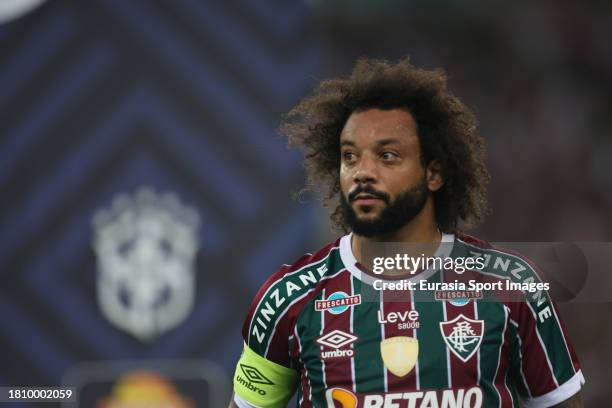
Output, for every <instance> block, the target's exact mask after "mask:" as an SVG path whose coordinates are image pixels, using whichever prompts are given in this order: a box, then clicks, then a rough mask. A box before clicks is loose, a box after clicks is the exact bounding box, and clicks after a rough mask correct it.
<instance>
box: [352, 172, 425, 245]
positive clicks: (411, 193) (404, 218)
mask: <svg viewBox="0 0 612 408" xmlns="http://www.w3.org/2000/svg"><path fill="white" fill-rule="evenodd" d="M359 193H368V194H372V195H373V196H376V197H377V198H380V199H381V200H383V201H384V202H385V203H386V204H387V206H386V207H385V208H384V209H383V210H382V212H381V213H380V215H379V216H378V217H376V218H375V219H373V220H370V221H362V220H360V219H359V218H357V214H355V211H354V210H353V208H352V207H351V205H350V203H349V201H350V202H352V201H354V199H355V196H356V195H357V194H359ZM427 195H428V190H427V184H426V182H425V178H423V179H422V180H421V181H420V182H419V183H418V184H417V185H416V186H414V187H411V188H409V189H407V190H405V191H402V192H401V193H400V194H398V195H397V198H396V199H395V200H393V202H390V199H389V196H388V195H387V194H385V193H382V192H379V191H376V190H374V189H373V188H372V187H370V186H369V185H364V186H363V187H361V186H360V187H358V188H357V189H355V190H354V191H352V192H351V193H350V194H349V197H348V200H347V198H346V197H345V196H344V194H340V206H341V208H342V217H343V218H344V222H345V225H348V226H349V227H350V229H351V230H352V231H353V232H354V233H355V234H357V235H361V236H363V237H368V238H371V237H379V236H385V235H388V234H391V233H393V232H395V231H397V230H398V229H400V228H401V227H403V226H404V225H406V223H408V222H410V221H412V220H413V219H414V217H416V216H417V215H418V214H419V213H420V212H421V210H422V209H423V207H425V203H426V201H427Z"/></svg>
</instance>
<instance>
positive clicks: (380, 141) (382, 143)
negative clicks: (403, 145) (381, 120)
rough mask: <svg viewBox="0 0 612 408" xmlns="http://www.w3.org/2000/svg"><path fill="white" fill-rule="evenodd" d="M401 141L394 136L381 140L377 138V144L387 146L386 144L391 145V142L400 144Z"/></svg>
mask: <svg viewBox="0 0 612 408" xmlns="http://www.w3.org/2000/svg"><path fill="white" fill-rule="evenodd" d="M398 143H400V140H399V139H396V138H394V137H391V138H388V139H381V140H377V141H376V144H377V145H378V146H385V145H389V144H398Z"/></svg>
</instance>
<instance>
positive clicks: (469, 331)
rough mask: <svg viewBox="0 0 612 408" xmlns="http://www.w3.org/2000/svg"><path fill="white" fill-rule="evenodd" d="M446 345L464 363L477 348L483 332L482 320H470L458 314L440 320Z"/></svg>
mask: <svg viewBox="0 0 612 408" xmlns="http://www.w3.org/2000/svg"><path fill="white" fill-rule="evenodd" d="M440 331H441V332H442V338H444V341H445V342H446V345H447V346H448V348H449V349H450V351H452V352H453V354H454V355H456V356H457V357H459V359H460V360H461V361H463V362H464V363H465V362H467V361H468V360H469V359H470V358H471V357H472V356H473V355H474V354H475V353H476V351H477V350H478V347H480V343H481V342H482V336H483V334H484V320H472V319H469V318H467V317H465V316H464V315H462V314H460V315H459V316H457V317H455V318H454V319H453V320H451V321H448V322H440Z"/></svg>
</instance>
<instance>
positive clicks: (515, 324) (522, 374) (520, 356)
mask: <svg viewBox="0 0 612 408" xmlns="http://www.w3.org/2000/svg"><path fill="white" fill-rule="evenodd" d="M510 323H511V324H513V325H514V326H515V327H516V339H517V340H518V352H519V366H520V368H519V370H520V372H521V378H522V379H523V383H524V384H525V389H527V395H529V398H533V395H532V394H531V390H530V389H529V384H528V383H527V378H525V372H524V371H523V342H522V341H521V335H520V334H519V325H518V323H517V322H515V321H514V320H512V319H510Z"/></svg>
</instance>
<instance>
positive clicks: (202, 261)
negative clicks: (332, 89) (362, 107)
mask: <svg viewBox="0 0 612 408" xmlns="http://www.w3.org/2000/svg"><path fill="white" fill-rule="evenodd" d="M309 18H310V15H309V10H308V9H307V7H306V6H305V5H304V4H303V3H302V2H298V1H291V2H274V4H272V3H269V2H259V1H255V0H238V1H232V2H201V1H195V0H180V1H178V0H173V1H144V0H143V1H139V0H130V1H124V0H104V1H87V2H74V1H67V0H66V1H64V0H54V1H48V2H45V3H43V4H42V5H40V6H39V7H38V8H35V9H33V10H31V11H30V13H28V14H25V15H23V16H21V17H19V18H17V19H14V20H12V21H10V22H5V23H3V25H1V26H0V118H1V122H2V131H1V132H0V197H2V199H1V203H0V206H1V208H2V211H0V274H1V277H0V282H1V283H0V320H1V321H2V322H3V324H2V325H1V326H0V350H1V351H0V353H1V355H2V358H1V360H2V363H1V364H0V384H2V385H11V386H13V385H21V386H34V385H38V386H45V385H60V384H62V382H65V381H68V380H66V378H69V381H73V382H83V381H89V380H88V379H90V380H91V381H94V382H95V381H98V383H100V381H102V382H104V384H106V385H105V386H104V387H103V388H104V390H103V391H101V396H100V397H99V398H107V399H106V400H105V401H107V404H110V403H109V402H108V401H110V400H112V391H111V390H112V384H113V381H118V383H121V384H132V385H133V384H141V383H143V384H144V383H146V384H149V383H155V384H158V385H159V384H162V383H163V384H165V382H164V381H171V380H172V374H168V373H166V372H164V371H163V370H161V371H159V370H158V371H151V369H152V368H151V367H157V365H159V364H162V366H163V364H164V363H163V361H165V360H168V361H170V360H174V359H181V361H182V363H181V364H189V367H191V368H190V370H191V371H190V370H186V371H185V372H192V373H194V374H193V375H194V376H195V377H198V378H201V376H199V374H197V373H199V372H203V371H206V373H207V374H206V376H208V377H207V378H208V380H209V381H212V383H214V384H226V385H227V387H229V384H230V375H231V371H232V370H233V367H234V364H235V361H236V360H237V358H238V356H239V353H240V349H241V343H242V340H241V336H240V326H241V323H242V320H243V318H244V313H245V311H246V310H247V307H248V303H249V302H250V299H251V298H252V296H253V295H254V293H255V291H256V290H257V288H258V286H259V285H260V284H261V283H262V282H263V280H264V279H265V277H266V276H268V275H269V274H271V273H273V272H274V271H275V270H276V269H277V268H278V267H279V266H280V264H282V263H284V262H289V261H292V260H291V259H287V255H288V254H296V255H295V256H296V257H297V256H298V255H299V254H300V253H303V252H305V251H306V250H307V249H308V247H309V246H310V245H308V243H309V242H312V236H313V235H314V234H315V233H316V231H315V230H313V228H312V225H313V222H314V218H315V217H316V212H315V209H314V207H313V205H315V204H313V203H309V204H302V203H299V202H297V201H295V200H291V197H290V195H291V192H292V191H296V190H297V189H299V187H300V185H301V183H302V181H303V172H302V170H301V166H300V160H299V159H300V154H299V153H298V152H294V151H292V152H290V151H288V150H287V149H286V146H285V141H284V140H282V139H281V138H280V137H278V136H277V135H276V134H275V128H276V127H277V125H278V121H279V118H280V115H281V114H282V113H283V112H285V111H286V110H287V109H288V108H289V107H290V106H292V105H293V104H294V103H295V102H297V100H298V99H299V98H300V97H301V96H303V94H304V93H305V92H306V91H307V90H308V89H309V88H310V87H311V86H312V84H313V83H314V78H315V77H316V73H317V72H318V71H317V70H318V69H319V56H320V51H319V48H318V45H317V41H316V39H314V37H313V34H312V33H311V32H310V31H309V29H308V26H309V25H308V20H309ZM160 360H161V363H160ZM185 360H187V362H185ZM153 363H154V364H153ZM198 363H201V367H205V368H202V370H200V371H198ZM104 364H109V367H110V366H113V367H115V368H116V366H117V364H120V365H122V367H124V368H125V370H123V369H117V370H110V371H109V370H104ZM126 364H127V365H126ZM139 364H140V365H142V367H143V369H146V370H149V371H146V370H145V371H144V374H143V373H139V372H138V368H139ZM156 364H157V365H156ZM172 364H174V363H172ZM91 367H97V368H96V369H99V368H100V367H103V369H102V370H99V371H103V372H106V374H108V373H109V372H110V373H117V376H116V378H109V377H108V375H107V376H106V377H105V378H102V379H100V377H96V376H95V375H93V376H92V375H91V373H92V368H91ZM173 367H175V366H173ZM211 367H212V368H211ZM175 368H176V367H175ZM79 370H81V371H79ZM135 370H136V371H135ZM179 371H181V370H179ZM93 372H95V370H93ZM133 372H136V373H137V374H133V375H129V373H133ZM68 373H70V374H69V377H66V376H67V375H68ZM126 375H127V377H126ZM206 376H204V377H206ZM162 377H163V378H162ZM92 378H93V379H92ZM181 381H183V382H184V381H187V380H186V379H185V378H180V379H178V380H177V382H176V383H174V385H172V387H179V389H177V391H176V395H181V392H182V393H183V394H184V393H186V392H187V391H185V390H181V389H180V384H181ZM177 384H179V385H177ZM85 385H86V384H85ZM85 385H84V384H81V383H79V384H78V386H85ZM209 385H210V383H209ZM160 387H161V386H160ZM164 387H165V386H164ZM168 387H170V386H168ZM172 387H170V388H172ZM162 388H163V387H162ZM170 388H168V389H170ZM187 388H189V387H187ZM192 388H193V387H192ZM196 388H197V387H196ZM221 388H223V387H221ZM164 389H165V388H164ZM220 392H222V393H223V392H225V393H227V392H229V388H228V389H225V390H223V389H221V391H220ZM89 395H90V394H88V398H90V396H89ZM183 396H184V395H183ZM223 397H224V398H225V397H227V395H223ZM96 398H98V397H96V396H94V397H91V399H92V401H93V400H95V399H96ZM181 398H182V397H181ZM185 398H186V399H185V401H187V400H188V399H189V398H187V397H185ZM192 400H193V401H196V400H197V399H193V398H192ZM193 401H192V402H193ZM197 401H198V402H197V404H196V405H197V406H203V405H201V404H202V402H201V401H200V400H197ZM207 401H210V400H207ZM104 406H111V405H104ZM177 406H189V405H188V404H187V405H177ZM210 406H213V405H210Z"/></svg>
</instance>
